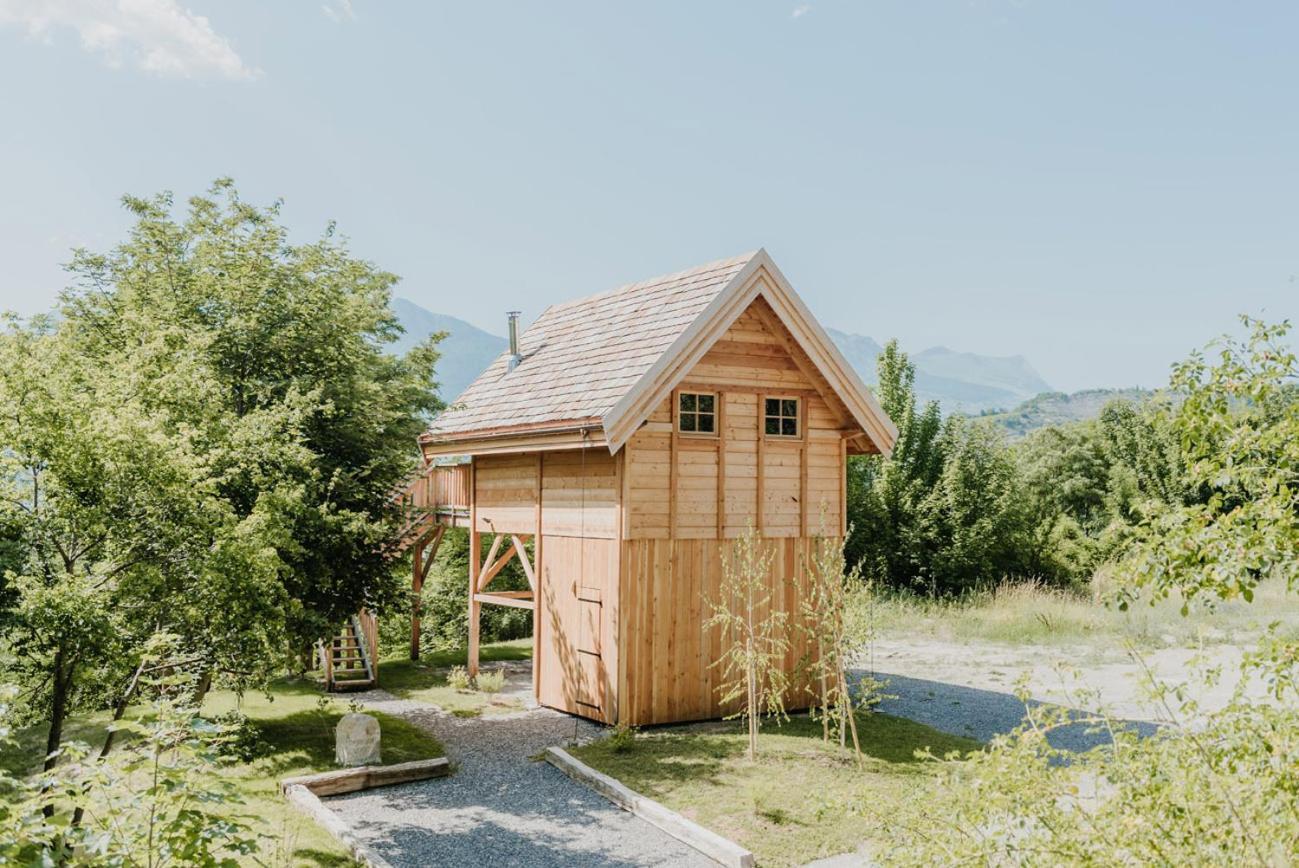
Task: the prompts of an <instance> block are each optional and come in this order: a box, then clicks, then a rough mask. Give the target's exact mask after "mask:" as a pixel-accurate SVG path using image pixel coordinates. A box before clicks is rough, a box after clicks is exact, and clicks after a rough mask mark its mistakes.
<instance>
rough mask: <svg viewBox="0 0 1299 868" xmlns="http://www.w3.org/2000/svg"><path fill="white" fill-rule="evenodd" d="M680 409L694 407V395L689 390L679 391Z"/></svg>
mask: <svg viewBox="0 0 1299 868" xmlns="http://www.w3.org/2000/svg"><path fill="white" fill-rule="evenodd" d="M681 409H682V410H693V409H695V396H694V395H693V394H691V393H690V392H682V393H681Z"/></svg>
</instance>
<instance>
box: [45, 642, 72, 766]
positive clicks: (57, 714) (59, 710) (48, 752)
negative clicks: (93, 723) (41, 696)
mask: <svg viewBox="0 0 1299 868" xmlns="http://www.w3.org/2000/svg"><path fill="white" fill-rule="evenodd" d="M63 661H64V653H63V649H62V648H60V649H59V650H58V651H57V652H55V654H54V678H53V679H52V682H53V686H54V695H53V701H52V704H51V708H50V730H49V733H48V734H47V735H46V737H45V765H44V769H45V771H47V772H48V771H49V770H50V769H52V768H54V766H55V764H56V763H57V762H58V759H57V758H56V757H55V756H54V754H55V753H56V752H57V751H58V749H59V747H60V746H61V745H62V744H63V723H64V721H65V720H66V719H67V716H68V686H69V685H68V681H69V680H70V679H69V678H67V677H65V676H64V672H63V665H64V662H63Z"/></svg>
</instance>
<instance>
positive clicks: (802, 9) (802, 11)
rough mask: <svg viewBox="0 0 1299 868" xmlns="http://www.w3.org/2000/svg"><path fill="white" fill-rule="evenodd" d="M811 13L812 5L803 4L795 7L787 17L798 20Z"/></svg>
mask: <svg viewBox="0 0 1299 868" xmlns="http://www.w3.org/2000/svg"><path fill="white" fill-rule="evenodd" d="M811 11H812V4H811V3H803V4H802V5H799V6H795V7H794V11H793V12H791V13H789V17H790V18H793V19H795V20H797V19H799V18H802V17H803V16H804V15H806V14H807V13H809V12H811Z"/></svg>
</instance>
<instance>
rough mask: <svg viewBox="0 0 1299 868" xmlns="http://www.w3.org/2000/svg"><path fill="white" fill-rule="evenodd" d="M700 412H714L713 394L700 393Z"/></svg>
mask: <svg viewBox="0 0 1299 868" xmlns="http://www.w3.org/2000/svg"><path fill="white" fill-rule="evenodd" d="M699 412H701V413H711V412H713V396H712V395H700V396H699Z"/></svg>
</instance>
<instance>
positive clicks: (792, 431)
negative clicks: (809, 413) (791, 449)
mask: <svg viewBox="0 0 1299 868" xmlns="http://www.w3.org/2000/svg"><path fill="white" fill-rule="evenodd" d="M780 433H781V434H784V435H785V436H786V437H797V436H798V422H797V421H796V420H794V419H781V420H780Z"/></svg>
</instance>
